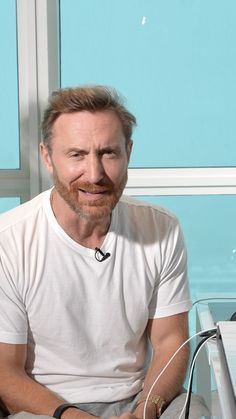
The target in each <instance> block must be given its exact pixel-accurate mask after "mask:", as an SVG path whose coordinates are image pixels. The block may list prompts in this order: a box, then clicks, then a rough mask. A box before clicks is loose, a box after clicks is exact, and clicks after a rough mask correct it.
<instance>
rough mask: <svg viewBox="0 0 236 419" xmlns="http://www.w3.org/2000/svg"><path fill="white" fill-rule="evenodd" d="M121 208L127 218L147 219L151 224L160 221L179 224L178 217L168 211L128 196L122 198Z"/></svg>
mask: <svg viewBox="0 0 236 419" xmlns="http://www.w3.org/2000/svg"><path fill="white" fill-rule="evenodd" d="M119 208H120V211H121V212H123V213H124V215H126V216H129V215H130V216H132V217H133V216H137V217H145V219H148V220H149V222H152V220H153V221H155V220H158V221H161V222H167V223H173V222H174V223H178V219H177V217H176V215H175V214H174V213H172V212H171V211H169V210H168V209H166V208H163V207H161V206H159V205H155V204H152V203H150V202H146V201H142V200H139V199H135V198H132V197H129V196H126V195H123V196H122V197H121V199H120V201H119ZM140 221H141V220H140Z"/></svg>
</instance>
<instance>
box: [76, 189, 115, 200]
mask: <svg viewBox="0 0 236 419" xmlns="http://www.w3.org/2000/svg"><path fill="white" fill-rule="evenodd" d="M79 193H82V194H83V195H84V196H86V198H87V199H91V200H96V199H100V198H103V197H104V195H106V194H107V193H108V191H106V190H104V191H97V192H90V191H86V190H84V189H79Z"/></svg>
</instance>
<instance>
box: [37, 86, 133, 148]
mask: <svg viewBox="0 0 236 419" xmlns="http://www.w3.org/2000/svg"><path fill="white" fill-rule="evenodd" d="M107 110H110V111H113V112H114V113H115V114H116V115H117V117H118V118H119V120H120V122H121V125H122V129H123V133H124V136H125V139H126V143H128V141H129V140H130V139H131V136H132V132H133V128H134V127H135V126H136V118H135V116H134V115H132V114H131V113H130V112H129V111H128V110H127V109H126V107H125V106H124V98H123V97H122V96H121V95H120V94H119V93H118V92H117V91H116V90H115V89H114V88H111V87H108V86H101V85H91V86H82V87H70V88H63V89H59V90H56V91H54V92H52V94H51V96H50V97H49V102H48V106H47V108H46V109H45V111H44V116H43V120H42V137H43V143H44V145H45V146H46V147H47V149H48V150H49V151H50V150H51V140H52V136H53V135H52V130H53V125H54V123H55V121H56V120H57V118H58V117H59V116H60V115H62V114H66V113H73V112H82V111H89V112H98V111H107Z"/></svg>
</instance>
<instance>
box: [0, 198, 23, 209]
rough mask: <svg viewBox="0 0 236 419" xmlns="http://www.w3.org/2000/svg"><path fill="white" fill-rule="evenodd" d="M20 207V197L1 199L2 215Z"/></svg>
mask: <svg viewBox="0 0 236 419" xmlns="http://www.w3.org/2000/svg"><path fill="white" fill-rule="evenodd" d="M17 205H20V198H19V197H10V198H8V197H7V198H5V197H4V198H3V197H1V198H0V213H2V212H5V211H8V210H9V209H11V208H14V207H17Z"/></svg>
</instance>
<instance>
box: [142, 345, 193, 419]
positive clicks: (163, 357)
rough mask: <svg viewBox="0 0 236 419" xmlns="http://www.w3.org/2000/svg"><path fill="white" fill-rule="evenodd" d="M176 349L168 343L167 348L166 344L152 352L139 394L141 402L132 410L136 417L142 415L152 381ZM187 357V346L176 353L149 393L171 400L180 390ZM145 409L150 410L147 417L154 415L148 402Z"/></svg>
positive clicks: (167, 400)
mask: <svg viewBox="0 0 236 419" xmlns="http://www.w3.org/2000/svg"><path fill="white" fill-rule="evenodd" d="M176 349H177V348H176V346H171V344H170V345H169V346H168V350H166V346H165V348H163V349H162V348H161V347H160V348H159V350H158V351H156V353H154V355H153V359H152V362H151V364H150V367H149V369H148V372H147V375H146V378H145V381H144V386H143V391H142V393H141V396H140V399H142V400H143V402H142V403H140V404H138V406H137V408H136V409H135V412H134V413H135V414H136V415H137V417H143V408H144V402H145V400H146V398H147V396H148V394H149V391H150V389H151V387H152V385H153V383H154V381H155V380H156V378H157V377H158V376H159V374H160V373H161V371H162V370H163V368H164V367H165V365H166V364H167V363H168V361H169V360H170V358H171V357H172V355H173V354H174V352H175V351H176ZM188 359H189V349H188V347H184V348H182V349H181V351H180V352H179V353H178V354H177V355H176V357H175V358H174V359H173V361H172V362H171V363H170V365H169V366H168V367H167V368H166V370H165V371H164V373H163V374H162V375H161V376H160V378H159V379H158V380H157V382H156V384H155V385H154V387H153V389H152V391H151V395H159V396H161V397H162V398H163V399H164V400H165V401H166V402H167V404H168V403H169V402H171V400H173V399H174V398H175V397H176V396H177V395H178V394H179V393H180V392H181V390H182V386H183V382H184V378H185V374H186V370H187V366H188ZM147 409H148V411H149V412H150V414H149V415H148V417H155V416H154V415H153V414H154V413H155V412H154V411H153V406H151V404H150V403H149V404H148V406H147ZM152 413H153V414H152Z"/></svg>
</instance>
